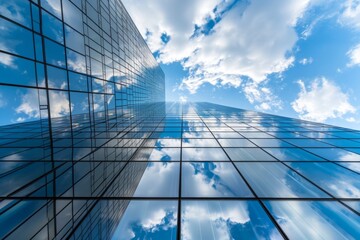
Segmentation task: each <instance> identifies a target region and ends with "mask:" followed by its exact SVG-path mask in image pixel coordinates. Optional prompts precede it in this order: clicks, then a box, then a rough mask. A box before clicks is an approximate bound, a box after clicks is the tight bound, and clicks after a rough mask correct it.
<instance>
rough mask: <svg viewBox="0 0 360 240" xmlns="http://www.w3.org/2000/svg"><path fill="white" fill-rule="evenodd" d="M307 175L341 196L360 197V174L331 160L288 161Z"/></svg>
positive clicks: (319, 184)
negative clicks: (316, 161) (320, 161)
mask: <svg viewBox="0 0 360 240" xmlns="http://www.w3.org/2000/svg"><path fill="white" fill-rule="evenodd" d="M286 164H289V165H290V166H291V167H293V168H295V169H296V170H297V171H299V172H300V173H301V174H303V175H304V176H305V177H307V178H309V179H310V180H312V181H313V182H315V183H316V184H317V185H318V186H320V187H321V188H323V189H324V190H326V191H328V192H329V193H331V194H332V195H334V196H335V197H339V198H359V197H360V191H359V189H360V181H359V174H357V173H354V172H351V171H349V170H347V169H345V168H343V167H341V166H338V165H335V164H333V163H330V162H323V163H300V162H297V163H295V162H291V163H290V162H288V163H286Z"/></svg>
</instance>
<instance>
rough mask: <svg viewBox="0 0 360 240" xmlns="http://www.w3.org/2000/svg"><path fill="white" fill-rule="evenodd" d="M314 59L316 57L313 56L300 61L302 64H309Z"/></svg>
mask: <svg viewBox="0 0 360 240" xmlns="http://www.w3.org/2000/svg"><path fill="white" fill-rule="evenodd" d="M313 61H314V59H313V58H312V57H310V58H303V59H301V60H300V61H299V63H300V64H302V65H308V64H312V63H313Z"/></svg>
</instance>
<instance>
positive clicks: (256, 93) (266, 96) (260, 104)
mask: <svg viewBox="0 0 360 240" xmlns="http://www.w3.org/2000/svg"><path fill="white" fill-rule="evenodd" d="M243 92H244V94H245V96H246V98H247V99H248V101H249V102H250V103H252V104H257V105H256V106H255V108H256V109H257V110H262V111H267V110H270V109H272V108H274V107H275V108H281V107H282V102H281V100H279V99H278V98H277V97H276V96H275V95H274V94H273V93H272V92H271V90H270V89H269V88H267V87H259V84H257V83H254V82H252V83H248V84H246V85H245V86H244V89H243Z"/></svg>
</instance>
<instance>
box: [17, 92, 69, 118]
mask: <svg viewBox="0 0 360 240" xmlns="http://www.w3.org/2000/svg"><path fill="white" fill-rule="evenodd" d="M44 97H45V95H42V94H40V95H39V94H38V92H37V90H36V89H29V90H27V93H26V94H24V95H22V96H21V104H20V105H19V106H18V107H17V108H16V109H15V112H16V113H17V114H25V116H26V118H25V117H19V118H18V119H17V121H19V122H23V121H25V120H27V119H34V118H40V108H39V102H46V99H42V98H44ZM39 98H41V100H40V101H39ZM49 99H50V115H51V117H52V118H56V117H63V116H66V115H68V114H69V113H70V103H69V100H68V98H67V94H66V93H65V92H61V91H51V92H50V94H49ZM73 107H74V105H73V104H71V108H73Z"/></svg>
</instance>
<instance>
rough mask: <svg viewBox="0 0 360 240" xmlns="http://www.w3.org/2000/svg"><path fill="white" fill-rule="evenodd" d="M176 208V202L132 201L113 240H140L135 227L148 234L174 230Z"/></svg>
mask: <svg viewBox="0 0 360 240" xmlns="http://www.w3.org/2000/svg"><path fill="white" fill-rule="evenodd" d="M176 206H177V203H176V202H175V201H151V202H149V201H131V202H130V203H129V205H128V207H127V209H126V211H125V213H124V215H123V216H122V218H121V221H120V223H119V225H118V226H117V229H116V231H115V233H114V235H113V237H112V239H114V240H115V239H117V240H118V239H120V240H123V239H124V240H125V239H138V238H139V237H140V236H137V234H139V231H138V230H137V229H134V226H139V227H141V229H142V230H143V231H145V232H147V233H153V232H157V231H159V232H161V231H166V230H168V229H170V228H174V227H175V226H176V223H177V214H176V213H177V209H176V208H177V207H176ZM141 233H142V232H141V231H140V234H141Z"/></svg>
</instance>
